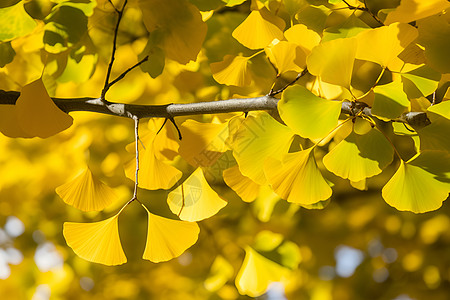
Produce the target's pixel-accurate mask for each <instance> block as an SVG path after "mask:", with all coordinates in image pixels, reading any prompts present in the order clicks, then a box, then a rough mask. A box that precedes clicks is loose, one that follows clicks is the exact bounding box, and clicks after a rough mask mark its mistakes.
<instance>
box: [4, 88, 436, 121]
mask: <svg viewBox="0 0 450 300" xmlns="http://www.w3.org/2000/svg"><path fill="white" fill-rule="evenodd" d="M19 95H20V93H19V92H15V91H3V90H0V105H1V104H6V105H14V104H15V103H16V101H17V99H18V98H19ZM52 100H53V102H54V103H55V104H56V106H58V107H59V108H60V109H61V110H62V111H64V112H66V113H69V112H72V111H90V112H95V113H101V114H108V115H113V116H119V117H127V118H133V117H138V118H167V119H171V118H174V117H178V116H187V115H200V114H219V113H229V112H249V111H258V110H268V111H273V110H276V108H277V104H278V101H279V99H277V98H274V97H271V96H261V97H256V98H243V99H228V100H218V101H211V102H197V103H186V104H180V103H171V104H165V105H137V104H123V103H114V102H109V101H102V100H101V98H89V97H86V98H70V99H69V98H67V99H66V98H52ZM354 111H355V108H354V107H352V104H351V102H343V103H342V109H341V113H343V114H349V115H351V114H353V113H354ZM362 113H363V114H365V115H367V116H372V112H371V109H370V108H369V107H365V108H363V109H362ZM394 121H397V122H403V123H408V124H409V125H411V126H412V127H414V128H421V127H424V126H426V125H428V124H430V121H429V120H428V117H427V115H426V113H423V112H409V113H405V114H403V115H402V116H401V117H400V118H398V119H396V120H394Z"/></svg>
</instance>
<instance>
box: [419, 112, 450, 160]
mask: <svg viewBox="0 0 450 300" xmlns="http://www.w3.org/2000/svg"><path fill="white" fill-rule="evenodd" d="M428 115H429V116H430V119H432V121H431V124H430V125H428V126H425V127H424V128H422V129H419V130H418V133H419V137H420V150H421V151H424V150H440V151H446V152H450V135H449V134H448V133H449V132H450V120H449V119H448V118H444V117H440V116H439V117H436V116H433V114H432V113H431V114H428Z"/></svg>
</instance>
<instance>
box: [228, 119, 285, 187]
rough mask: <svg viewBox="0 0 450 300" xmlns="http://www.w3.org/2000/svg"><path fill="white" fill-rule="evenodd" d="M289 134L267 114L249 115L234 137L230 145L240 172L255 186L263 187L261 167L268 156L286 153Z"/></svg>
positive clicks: (263, 179) (263, 180) (263, 176)
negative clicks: (256, 184)
mask: <svg viewBox="0 0 450 300" xmlns="http://www.w3.org/2000/svg"><path fill="white" fill-rule="evenodd" d="M292 136H293V133H292V131H291V130H290V129H289V128H288V127H286V126H284V125H282V124H280V123H279V122H278V121H276V120H275V119H273V118H272V117H271V116H270V115H269V114H268V113H266V112H260V113H256V114H254V115H249V116H248V117H247V118H246V119H245V120H244V121H243V122H242V124H241V125H240V127H239V129H238V130H237V132H236V133H235V134H234V140H233V143H232V145H231V147H232V149H233V156H234V158H235V159H236V161H237V162H238V165H239V170H240V171H241V173H242V174H243V175H244V176H246V177H248V178H250V179H251V180H253V181H254V182H255V183H258V184H265V182H266V177H265V175H264V170H263V167H264V166H263V164H264V161H265V160H266V158H267V157H269V156H273V157H275V158H277V157H279V156H281V155H282V154H284V153H287V151H288V149H289V146H290V142H291V138H292Z"/></svg>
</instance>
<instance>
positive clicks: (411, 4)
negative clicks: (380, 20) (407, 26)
mask: <svg viewBox="0 0 450 300" xmlns="http://www.w3.org/2000/svg"><path fill="white" fill-rule="evenodd" d="M448 7H450V3H449V2H448V1H446V0H427V1H422V0H402V1H401V2H400V5H399V6H397V7H396V8H395V9H394V10H393V11H392V12H390V13H389V14H388V15H387V17H386V20H385V21H384V24H386V25H389V24H391V23H394V22H401V23H410V22H412V21H415V20H419V19H423V18H426V17H428V16H432V15H434V14H437V13H439V12H441V11H443V10H444V9H447V8H448Z"/></svg>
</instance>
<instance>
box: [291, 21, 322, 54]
mask: <svg viewBox="0 0 450 300" xmlns="http://www.w3.org/2000/svg"><path fill="white" fill-rule="evenodd" d="M284 36H285V37H286V39H287V40H288V41H289V42H291V43H294V44H297V45H298V46H300V47H301V48H302V49H303V50H304V51H305V53H307V54H309V53H311V50H312V48H314V47H315V46H317V45H319V43H320V35H319V34H318V33H317V32H315V31H313V30H311V29H308V27H306V26H305V25H303V24H295V25H294V26H292V27H290V28H289V29H288V30H286V31H285V32H284Z"/></svg>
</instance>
